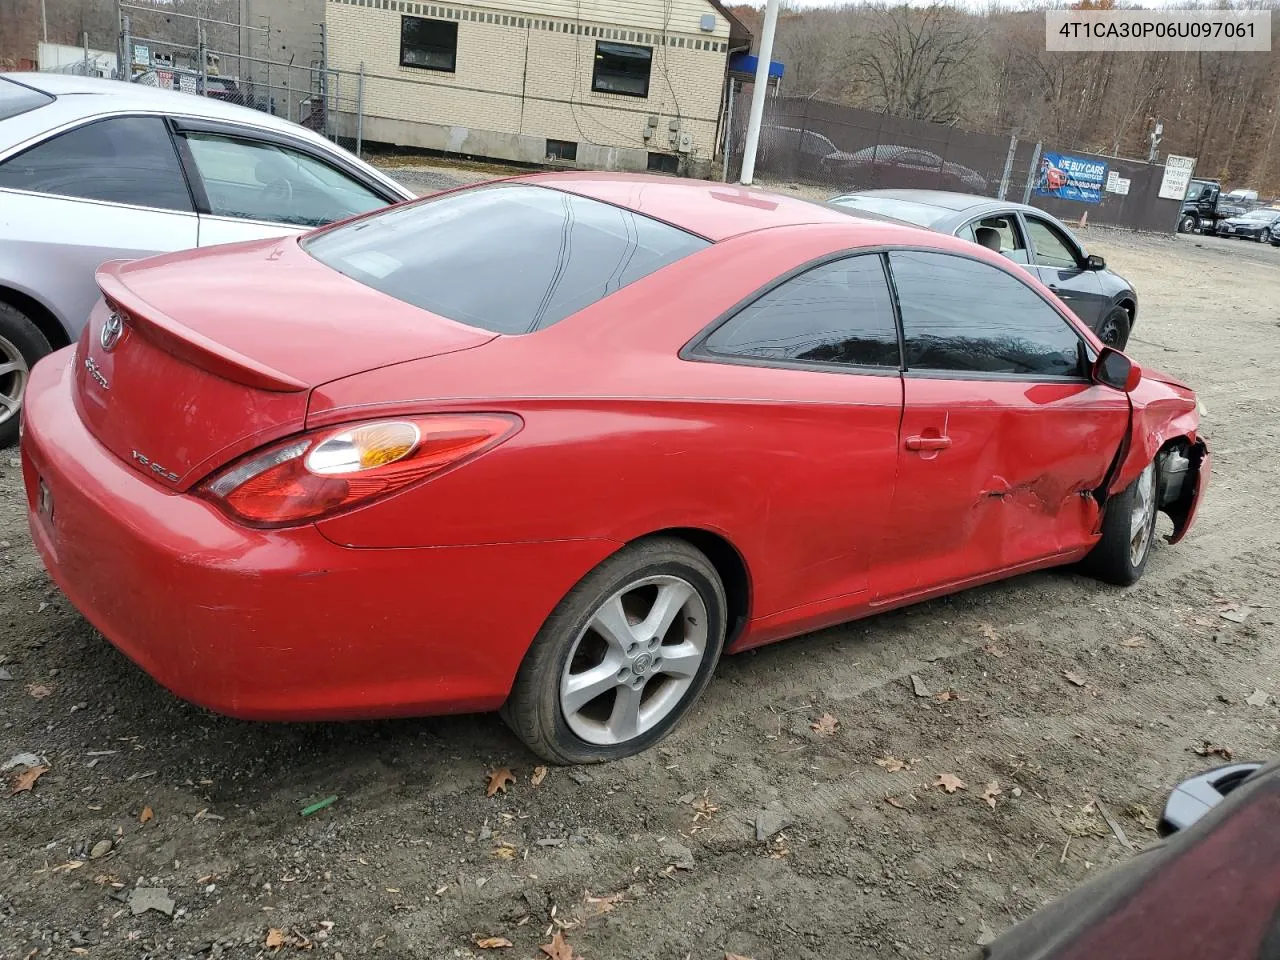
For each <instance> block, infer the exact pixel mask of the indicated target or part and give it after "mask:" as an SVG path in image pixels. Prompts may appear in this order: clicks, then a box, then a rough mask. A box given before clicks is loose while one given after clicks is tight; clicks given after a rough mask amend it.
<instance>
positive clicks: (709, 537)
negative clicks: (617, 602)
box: [649, 527, 751, 647]
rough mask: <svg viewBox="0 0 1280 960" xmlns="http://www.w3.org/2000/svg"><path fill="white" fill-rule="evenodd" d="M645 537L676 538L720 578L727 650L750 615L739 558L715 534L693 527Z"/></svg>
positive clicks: (747, 580)
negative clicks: (698, 553)
mask: <svg viewBox="0 0 1280 960" xmlns="http://www.w3.org/2000/svg"><path fill="white" fill-rule="evenodd" d="M649 536H653V537H679V538H680V539H681V540H684V541H686V542H687V543H689V544H692V545H693V546H695V547H697V548H698V549H699V550H701V551H702V552H703V553H704V554H706V556H707V559H708V560H710V561H711V565H712V566H713V567H715V568H716V573H718V574H720V580H721V582H722V583H723V584H724V595H725V599H726V600H727V601H728V603H729V629H728V631H727V632H726V634H725V641H724V642H725V646H726V647H727V646H728V645H729V644H730V643H732V642H733V641H734V639H736V638H737V636H738V634H739V633H741V632H742V629H743V627H745V626H746V625H747V617H748V616H749V615H750V611H751V576H750V574H749V573H748V572H747V564H746V561H745V560H743V559H742V554H740V553H738V550H737V548H736V547H734V545H733V544H731V543H730V542H729V541H728V540H726V539H725V538H724V537H722V536H720V535H719V534H716V533H711V532H710V531H708V530H698V529H696V528H693V527H672V528H670V529H667V530H655V531H653V533H651V534H649Z"/></svg>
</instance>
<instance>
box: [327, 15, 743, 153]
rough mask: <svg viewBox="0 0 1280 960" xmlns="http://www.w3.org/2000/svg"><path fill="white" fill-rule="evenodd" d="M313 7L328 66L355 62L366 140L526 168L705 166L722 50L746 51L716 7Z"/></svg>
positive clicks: (719, 91) (347, 122)
mask: <svg viewBox="0 0 1280 960" xmlns="http://www.w3.org/2000/svg"><path fill="white" fill-rule="evenodd" d="M325 7H326V12H325V21H326V25H327V30H328V47H329V49H328V63H329V66H330V67H331V68H337V69H339V70H343V71H352V72H355V71H358V70H359V69H360V68H361V65H363V69H364V75H365V79H364V94H363V102H364V109H363V135H364V138H365V139H366V140H373V141H381V142H386V143H394V144H399V145H403V146H414V147H423V148H427V149H434V150H441V151H446V152H449V153H461V154H467V155H471V156H480V157H491V158H495V159H503V160H515V161H524V162H530V163H541V162H544V161H545V160H547V159H548V158H552V159H555V160H558V161H561V162H563V163H565V164H566V165H580V166H584V167H587V166H589V167H596V168H604V169H618V170H644V169H657V170H669V171H675V170H677V169H678V170H679V171H680V172H685V173H693V174H698V173H703V172H705V171H706V170H707V168H708V167H709V165H710V161H711V159H712V157H713V156H714V155H715V153H716V140H717V136H718V128H719V123H718V121H719V118H720V115H721V109H722V99H723V95H724V89H725V68H726V62H727V59H728V56H729V54H730V53H731V52H733V51H736V50H741V49H745V48H747V47H748V45H749V44H750V36H749V34H748V33H747V31H746V29H745V28H744V27H743V26H742V25H741V23H739V22H738V21H737V20H736V19H734V18H733V16H732V15H731V14H729V12H728V11H727V10H725V8H724V7H723V6H722V5H721V4H720V3H719V0H493V2H492V3H488V4H486V3H481V2H476V0H440V2H438V3H420V2H412V0H327V2H326V4H325ZM343 85H344V88H346V89H348V90H349V89H350V85H349V82H348V81H347V80H346V79H344V80H343ZM340 120H341V124H342V126H343V128H344V131H343V132H345V133H348V134H351V133H353V132H354V130H353V128H354V118H353V116H352V115H351V114H346V115H344V116H342V117H341V118H340Z"/></svg>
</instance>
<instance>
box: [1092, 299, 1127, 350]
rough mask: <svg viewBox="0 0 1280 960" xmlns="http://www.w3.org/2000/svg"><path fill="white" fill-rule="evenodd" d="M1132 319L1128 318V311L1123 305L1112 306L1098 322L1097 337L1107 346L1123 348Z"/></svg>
mask: <svg viewBox="0 0 1280 960" xmlns="http://www.w3.org/2000/svg"><path fill="white" fill-rule="evenodd" d="M1132 324H1133V321H1132V320H1130V319H1129V311H1128V310H1126V309H1125V308H1124V307H1112V308H1111V310H1110V312H1109V313H1108V314H1107V315H1106V316H1105V317H1103V318H1102V323H1100V324H1098V339H1099V340H1101V341H1102V342H1103V343H1105V344H1106V345H1107V346H1108V347H1114V348H1115V349H1117V350H1123V349H1124V348H1125V345H1126V344H1127V343H1128V342H1129V330H1130V328H1131V327H1132Z"/></svg>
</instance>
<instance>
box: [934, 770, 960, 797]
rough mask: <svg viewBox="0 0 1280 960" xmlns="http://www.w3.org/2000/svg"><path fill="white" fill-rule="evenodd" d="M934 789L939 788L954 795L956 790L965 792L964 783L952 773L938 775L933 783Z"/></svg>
mask: <svg viewBox="0 0 1280 960" xmlns="http://www.w3.org/2000/svg"><path fill="white" fill-rule="evenodd" d="M933 785H934V786H935V787H941V788H942V789H943V790H945V791H947V793H955V792H956V791H957V790H967V789H968V787H967V786H966V785H965V782H964V781H963V780H961V779H960V778H959V777H957V776H956V775H955V774H954V773H940V774H938V779H937V780H935V781H934V782H933Z"/></svg>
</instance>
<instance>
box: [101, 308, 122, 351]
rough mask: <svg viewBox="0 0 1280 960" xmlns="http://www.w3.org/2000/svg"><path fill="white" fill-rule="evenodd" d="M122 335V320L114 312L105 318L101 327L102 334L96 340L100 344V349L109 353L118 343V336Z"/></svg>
mask: <svg viewBox="0 0 1280 960" xmlns="http://www.w3.org/2000/svg"><path fill="white" fill-rule="evenodd" d="M123 333H124V318H123V317H121V316H120V314H118V313H116V312H115V311H114V310H112V311H111V315H110V316H108V317H107V322H106V323H104V324H103V325H102V334H101V336H99V338H98V342H99V343H101V344H102V349H103V350H106V351H107V352H108V353H110V352H111V351H112V350H114V349H115V346H116V344H117V343H119V342H120V336H121V334H123Z"/></svg>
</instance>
